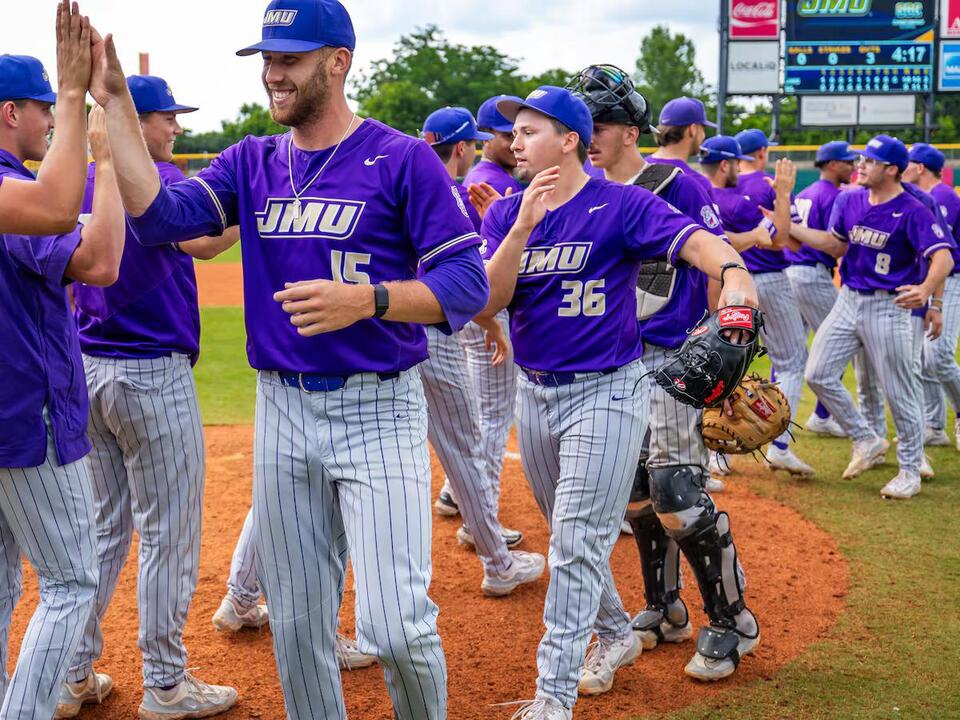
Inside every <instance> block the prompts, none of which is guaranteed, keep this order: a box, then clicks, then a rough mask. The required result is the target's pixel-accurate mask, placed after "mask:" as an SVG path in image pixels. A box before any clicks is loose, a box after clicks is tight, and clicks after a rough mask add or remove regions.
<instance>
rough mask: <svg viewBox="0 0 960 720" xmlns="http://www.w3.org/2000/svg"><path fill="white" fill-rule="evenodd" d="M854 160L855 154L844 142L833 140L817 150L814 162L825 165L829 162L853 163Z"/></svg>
mask: <svg viewBox="0 0 960 720" xmlns="http://www.w3.org/2000/svg"><path fill="white" fill-rule="evenodd" d="M856 159H857V154H856V153H855V152H853V150H851V149H850V144H849V143H848V142H846V141H845V140H833V141H832V142H828V143H824V144H823V145H821V146H820V147H819V148H817V158H816V160H815V161H814V162H818V163H827V162H830V161H831V160H839V161H841V162H853V161H854V160H856Z"/></svg>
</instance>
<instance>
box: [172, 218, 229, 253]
mask: <svg viewBox="0 0 960 720" xmlns="http://www.w3.org/2000/svg"><path fill="white" fill-rule="evenodd" d="M239 239H240V226H239V225H234V226H233V227H230V228H227V229H226V230H224V232H223V235H220V236H219V237H218V236H215V235H213V236H207V237H201V238H197V239H196V240H186V241H184V242H181V243H178V247H179V248H180V250H181V251H182V252H185V253H186V254H187V255H190V256H191V257H194V258H196V259H197V260H212V259H213V258H215V257H216V256H217V255H219V254H220V253H222V252H225V251H226V250H229V249H230V248H232V247H233V246H234V245H236V244H237V241H238V240H239Z"/></svg>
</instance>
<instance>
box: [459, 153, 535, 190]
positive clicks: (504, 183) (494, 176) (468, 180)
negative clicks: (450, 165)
mask: <svg viewBox="0 0 960 720" xmlns="http://www.w3.org/2000/svg"><path fill="white" fill-rule="evenodd" d="M482 182H485V183H487V185H489V186H490V187H492V188H493V189H494V190H496V191H497V192H498V193H500V194H501V195H506V194H507V188H510V191H511V192H512V193H518V192H522V191H523V186H522V185H521V184H520V183H519V182H517V179H516V178H515V177H513V175H511V174H510V173H508V172H507V171H506V170H504V169H503V168H502V167H500V166H499V165H497V164H496V163H495V162H492V161H490V160H480V162H478V163H477V164H476V165H474V166H473V167H472V168H470V170H469V172H467V174H466V175H464V177H463V186H464V187H470V185H471V184H473V183H476V184H480V183H482Z"/></svg>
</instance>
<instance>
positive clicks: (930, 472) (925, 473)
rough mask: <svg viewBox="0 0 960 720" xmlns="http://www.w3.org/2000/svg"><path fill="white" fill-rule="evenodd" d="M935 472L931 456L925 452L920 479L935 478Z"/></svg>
mask: <svg viewBox="0 0 960 720" xmlns="http://www.w3.org/2000/svg"><path fill="white" fill-rule="evenodd" d="M936 474H937V473H936V472H934V469H933V465H932V464H931V463H930V457H929V456H928V455H927V454H926V453H924V454H923V460H921V461H920V479H921V480H933V478H934V477H935V476H936Z"/></svg>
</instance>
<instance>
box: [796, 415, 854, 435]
mask: <svg viewBox="0 0 960 720" xmlns="http://www.w3.org/2000/svg"><path fill="white" fill-rule="evenodd" d="M805 427H806V429H807V431H808V432H812V433H817V435H830V436H832V437H838V438H843V437H847V433H846V432H844V430H843V428H842V427H840V423H838V422H837V421H836V419H835V418H832V417H826V418H822V417H820V416H819V415H817V414H816V413H814V414H813V415H811V416H810V419H809V420H807V424H806V426H805Z"/></svg>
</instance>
